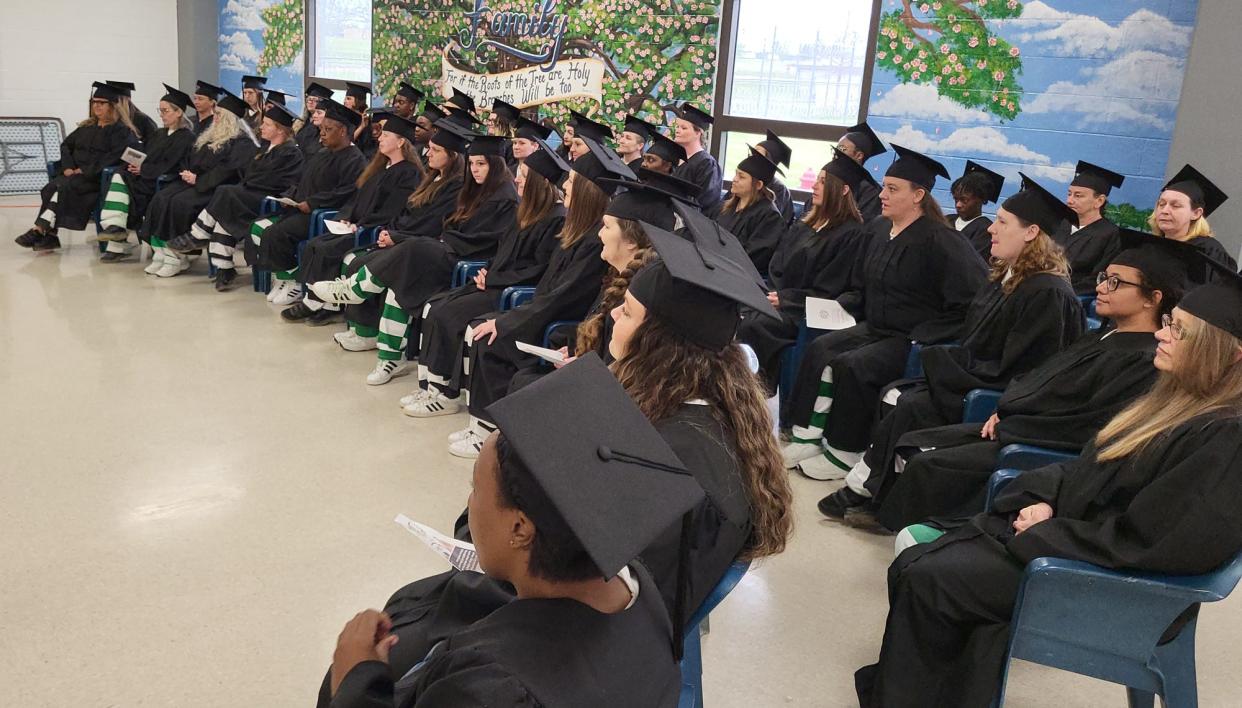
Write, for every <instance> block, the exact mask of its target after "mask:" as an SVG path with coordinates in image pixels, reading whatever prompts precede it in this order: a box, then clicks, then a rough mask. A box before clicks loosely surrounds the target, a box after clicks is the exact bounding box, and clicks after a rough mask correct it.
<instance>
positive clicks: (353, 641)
mask: <svg viewBox="0 0 1242 708" xmlns="http://www.w3.org/2000/svg"><path fill="white" fill-rule="evenodd" d="M391 631H392V620H390V619H388V615H386V614H384V613H383V612H380V611H379V610H363V611H362V612H359V613H358V614H356V615H354V618H353V619H351V620H350V621H349V623H348V624H346V625H345V629H342V630H341V634H340V636H338V637H337V638H336V651H335V652H333V653H332V695H334V696H335V695H336V692H337V689H339V688H340V687H341V681H344V680H345V676H346V675H347V674H349V672H350V671H351V670H353V668H354V667H355V666H357V665H358V664H361V663H362V662H364V661H382V662H384V663H385V664H387V663H388V650H390V649H392V647H393V645H395V644H396V643H397V635H395V634H389V632H391Z"/></svg>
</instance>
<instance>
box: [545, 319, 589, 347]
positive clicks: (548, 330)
mask: <svg viewBox="0 0 1242 708" xmlns="http://www.w3.org/2000/svg"><path fill="white" fill-rule="evenodd" d="M579 324H581V323H580V322H579V321H578V320H556V321H555V322H552V323H551V324H549V325H548V326H547V327H544V328H543V343H542V344H541V345H540V346H542V347H544V348H545V349H550V348H551V347H552V334H553V333H554V332H556V330H558V329H560V328H562V327H574V328H576V327H577V326H578V325H579ZM572 353H573V352H570V354H572Z"/></svg>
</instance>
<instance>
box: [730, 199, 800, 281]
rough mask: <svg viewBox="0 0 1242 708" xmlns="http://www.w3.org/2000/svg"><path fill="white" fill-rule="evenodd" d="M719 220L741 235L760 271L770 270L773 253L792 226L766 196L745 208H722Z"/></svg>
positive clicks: (733, 232)
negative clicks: (732, 209) (734, 209)
mask: <svg viewBox="0 0 1242 708" xmlns="http://www.w3.org/2000/svg"><path fill="white" fill-rule="evenodd" d="M716 223H717V224H720V226H721V228H723V229H724V230H726V231H728V232H729V233H731V234H733V235H734V236H737V240H738V241H740V242H741V243H742V247H743V248H745V249H746V255H748V256H750V262H751V263H754V264H755V269H756V270H758V271H759V272H760V273H767V272H768V264H769V262H770V261H771V260H772V254H773V253H775V252H776V249H777V247H778V246H779V245H780V243H781V240H782V239H784V238H785V232H786V231H787V229H788V227H787V226H786V222H785V220H784V219H782V218H781V213H780V212H779V211H777V210H776V206H775V205H774V204H773V203H772V202H770V201H768V200H766V199H760V200H759V201H757V202H755V203H754V204H751V205H750V206H749V207H748V208H747V209H745V210H744V211H731V210H724V209H722V210H721V211H720V213H719V214H718V215H717V216H716Z"/></svg>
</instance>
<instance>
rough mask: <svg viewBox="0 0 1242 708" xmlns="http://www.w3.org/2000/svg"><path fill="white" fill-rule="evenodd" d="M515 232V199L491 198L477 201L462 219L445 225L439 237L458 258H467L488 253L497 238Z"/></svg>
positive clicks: (490, 252) (512, 234)
mask: <svg viewBox="0 0 1242 708" xmlns="http://www.w3.org/2000/svg"><path fill="white" fill-rule="evenodd" d="M516 236H517V202H515V201H513V200H510V199H495V200H489V201H488V202H487V203H484V204H481V205H480V206H479V208H478V210H477V211H476V212H475V214H474V216H472V217H470V218H469V219H467V220H466V221H465V222H464V223H461V224H455V225H453V226H448V227H445V229H444V233H443V234H442V235H441V236H440V238H441V240H443V241H444V243H445V244H447V245H448V247H449V248H450V249H452V251H453V253H455V254H457V256H458V257H459V258H466V259H468V258H471V257H474V256H480V255H483V256H486V257H491V255H492V254H493V253H495V252H496V245H497V244H498V243H500V240H501V239H503V238H506V237H507V238H515V237H516Z"/></svg>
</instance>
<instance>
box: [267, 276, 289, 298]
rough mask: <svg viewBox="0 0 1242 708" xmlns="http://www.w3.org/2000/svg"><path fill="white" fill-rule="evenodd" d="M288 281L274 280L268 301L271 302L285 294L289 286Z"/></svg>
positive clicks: (268, 292)
mask: <svg viewBox="0 0 1242 708" xmlns="http://www.w3.org/2000/svg"><path fill="white" fill-rule="evenodd" d="M288 282H289V281H287V280H274V279H273V280H272V288H271V289H270V290H268V291H267V301H268V302H271V301H272V300H273V299H274V298H275V297H276V296H277V295H280V294H281V293H283V292H284V291H285V290H286V289H287V288H288V287H289V286H288V285H287V283H288Z"/></svg>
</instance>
